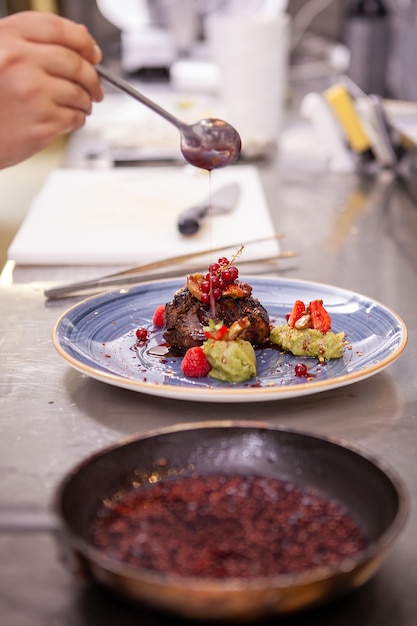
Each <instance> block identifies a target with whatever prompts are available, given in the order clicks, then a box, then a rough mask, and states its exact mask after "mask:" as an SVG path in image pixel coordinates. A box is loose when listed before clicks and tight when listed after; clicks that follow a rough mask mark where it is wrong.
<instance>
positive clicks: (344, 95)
mask: <svg viewBox="0 0 417 626" xmlns="http://www.w3.org/2000/svg"><path fill="white" fill-rule="evenodd" d="M324 97H325V98H326V100H327V102H328V103H329V104H330V106H331V108H332V110H333V112H334V114H335V115H336V117H337V119H338V120H339V122H340V124H341V126H342V128H343V130H344V131H345V133H346V137H347V139H348V142H349V145H350V147H351V148H352V150H354V151H355V152H366V151H367V150H369V149H370V148H371V142H370V141H369V139H368V137H367V135H366V133H365V131H364V129H363V127H362V124H361V121H360V119H359V117H358V114H357V113H356V110H355V106H354V104H353V100H352V97H351V96H350V94H349V92H348V90H347V89H346V87H345V86H344V85H333V86H332V87H330V88H329V89H326V91H325V92H324Z"/></svg>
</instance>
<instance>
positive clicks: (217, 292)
mask: <svg viewBox="0 0 417 626" xmlns="http://www.w3.org/2000/svg"><path fill="white" fill-rule="evenodd" d="M221 295H222V290H221V289H219V288H218V287H216V288H215V289H213V298H214V299H215V300H218V299H219V298H220V297H221Z"/></svg>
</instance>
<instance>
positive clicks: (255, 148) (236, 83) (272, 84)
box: [205, 12, 290, 157]
mask: <svg viewBox="0 0 417 626" xmlns="http://www.w3.org/2000/svg"><path fill="white" fill-rule="evenodd" d="M205 26H206V36H207V41H208V44H209V50H210V53H211V57H212V60H213V62H214V63H215V64H216V65H217V66H218V68H219V73H220V86H219V97H220V100H221V103H222V106H223V112H224V117H225V119H226V121H228V122H230V123H231V124H233V126H235V128H236V129H237V130H238V132H239V133H240V135H241V138H242V153H243V155H244V156H245V155H246V156H250V157H254V156H255V157H256V156H262V155H264V154H267V153H269V152H270V151H271V149H273V148H275V146H276V145H277V141H278V137H279V132H280V129H281V126H282V121H283V113H284V100H285V90H286V86H287V74H288V72H287V68H288V49H289V36H290V32H289V29H290V18H289V16H288V15H287V14H286V13H278V14H273V15H270V14H268V13H266V14H264V13H259V14H258V13H237V14H236V13H232V14H229V13H220V12H219V13H213V14H212V15H210V16H208V18H207V19H206V24H205Z"/></svg>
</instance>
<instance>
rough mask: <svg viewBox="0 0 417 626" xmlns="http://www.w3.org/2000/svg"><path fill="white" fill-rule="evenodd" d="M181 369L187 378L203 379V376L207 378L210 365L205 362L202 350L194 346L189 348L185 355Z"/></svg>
mask: <svg viewBox="0 0 417 626" xmlns="http://www.w3.org/2000/svg"><path fill="white" fill-rule="evenodd" d="M181 369H182V371H183V373H184V374H185V375H186V376H189V378H203V376H207V374H208V373H209V371H210V370H211V365H210V363H209V362H208V361H207V359H206V355H205V354H204V352H203V350H202V348H201V347H200V346H196V347H194V348H189V349H188V350H187V352H186V353H185V355H184V358H183V360H182V363H181Z"/></svg>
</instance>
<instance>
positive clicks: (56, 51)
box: [36, 45, 103, 102]
mask: <svg viewBox="0 0 417 626" xmlns="http://www.w3.org/2000/svg"><path fill="white" fill-rule="evenodd" d="M36 54H37V60H38V64H39V65H40V66H41V67H42V68H43V70H44V71H45V72H46V73H47V74H48V75H50V76H52V77H54V78H57V79H63V80H66V81H69V82H71V83H73V84H75V85H78V86H79V87H80V88H81V89H82V90H84V91H85V92H86V94H88V96H89V99H91V100H92V101H93V102H100V101H101V100H102V99H103V88H102V86H101V83H100V79H99V77H98V74H97V72H96V70H95V69H94V67H93V66H92V65H91V64H90V63H88V62H87V61H85V60H84V59H83V58H82V57H81V56H80V55H79V54H77V53H75V52H74V51H73V50H70V49H68V48H61V47H59V46H54V45H43V46H37V50H36Z"/></svg>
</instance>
